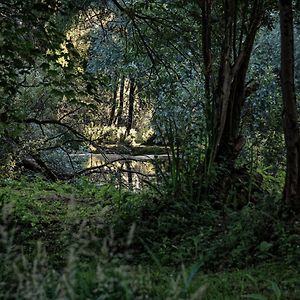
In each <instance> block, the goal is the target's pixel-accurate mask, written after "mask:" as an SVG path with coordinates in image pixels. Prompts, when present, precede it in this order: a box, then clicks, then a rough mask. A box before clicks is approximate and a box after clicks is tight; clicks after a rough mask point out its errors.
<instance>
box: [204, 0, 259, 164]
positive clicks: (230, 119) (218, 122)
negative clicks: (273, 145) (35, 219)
mask: <svg viewBox="0 0 300 300" xmlns="http://www.w3.org/2000/svg"><path fill="white" fill-rule="evenodd" d="M236 5H237V3H236V1H232V0H227V1H225V7H224V8H225V25H224V30H225V31H224V40H223V48H222V56H221V59H220V70H219V76H218V84H217V88H216V91H215V93H214V101H213V104H214V112H215V114H214V126H213V127H214V128H213V133H212V135H213V138H212V146H211V149H210V163H212V162H216V163H220V162H223V163H225V164H226V166H227V167H228V168H229V169H231V168H233V167H234V162H235V159H236V157H237V155H238V153H239V151H240V150H241V148H242V146H243V139H242V137H241V136H240V120H241V112H242V108H243V105H244V101H245V86H246V83H245V81H246V74H247V71H248V66H249V61H250V57H251V52H252V48H253V44H254V40H255V36H256V33H257V31H258V29H259V25H260V22H261V17H262V6H261V1H260V0H255V1H254V2H253V4H252V6H251V13H250V18H249V21H248V30H247V34H246V35H244V33H243V32H242V28H243V26H244V25H241V29H240V31H241V34H240V35H239V40H236V39H237V36H238V34H237V24H236V20H237V18H236V16H235V14H236V13H237V7H236ZM237 44H239V45H240V47H239V49H237ZM209 165H210V164H209Z"/></svg>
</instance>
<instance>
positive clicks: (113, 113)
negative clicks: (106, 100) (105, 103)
mask: <svg viewBox="0 0 300 300" xmlns="http://www.w3.org/2000/svg"><path fill="white" fill-rule="evenodd" d="M118 87H119V85H118V79H117V78H116V79H115V82H114V92H113V95H112V106H111V111H110V117H109V122H108V125H109V126H111V125H112V124H113V123H114V121H115V118H116V107H117V95H118Z"/></svg>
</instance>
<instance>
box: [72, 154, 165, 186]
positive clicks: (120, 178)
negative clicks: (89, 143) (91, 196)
mask: <svg viewBox="0 0 300 300" xmlns="http://www.w3.org/2000/svg"><path fill="white" fill-rule="evenodd" d="M72 156H73V158H74V159H76V160H79V161H81V166H82V169H83V170H85V172H84V173H83V174H87V175H89V176H90V177H91V178H92V179H94V180H95V181H97V182H98V183H100V184H102V183H103V184H104V183H110V184H113V185H115V186H117V187H126V188H128V189H130V190H137V189H142V188H143V187H144V186H145V185H147V184H149V183H154V182H159V181H160V180H161V174H162V170H163V169H164V167H165V165H166V163H167V162H168V155H167V154H162V155H135V156H133V155H122V154H106V153H103V154H94V153H83V154H72Z"/></svg>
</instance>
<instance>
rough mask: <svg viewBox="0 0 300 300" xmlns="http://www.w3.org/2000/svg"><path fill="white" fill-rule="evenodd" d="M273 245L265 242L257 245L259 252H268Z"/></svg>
mask: <svg viewBox="0 0 300 300" xmlns="http://www.w3.org/2000/svg"><path fill="white" fill-rule="evenodd" d="M272 246H273V244H272V243H268V242H266V241H263V242H261V243H260V244H259V245H258V247H257V248H258V250H259V251H261V252H268V251H269V250H270V249H271V248H272Z"/></svg>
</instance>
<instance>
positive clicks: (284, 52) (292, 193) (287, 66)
mask: <svg viewBox="0 0 300 300" xmlns="http://www.w3.org/2000/svg"><path fill="white" fill-rule="evenodd" d="M279 10H280V32H281V74H280V75H281V76H280V77H281V89H282V100H283V129H284V136H285V144H286V155H287V163H286V179H285V188H284V199H285V201H286V202H287V203H288V205H289V206H290V208H292V209H293V210H294V212H296V213H300V129H299V125H298V112H297V104H296V92H295V82H294V78H295V74H294V33H293V28H294V21H293V4H292V0H280V1H279Z"/></svg>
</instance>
